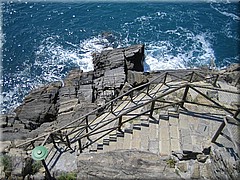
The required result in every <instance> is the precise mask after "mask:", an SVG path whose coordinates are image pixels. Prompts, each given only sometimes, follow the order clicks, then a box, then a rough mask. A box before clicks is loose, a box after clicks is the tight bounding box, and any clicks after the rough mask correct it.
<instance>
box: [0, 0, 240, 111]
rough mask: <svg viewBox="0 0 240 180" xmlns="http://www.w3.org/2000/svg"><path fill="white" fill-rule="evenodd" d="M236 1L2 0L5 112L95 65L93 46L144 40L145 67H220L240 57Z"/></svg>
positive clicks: (109, 46)
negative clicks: (34, 91) (37, 90)
mask: <svg viewBox="0 0 240 180" xmlns="http://www.w3.org/2000/svg"><path fill="white" fill-rule="evenodd" d="M239 7H240V3H239V2H237V1H227V0H226V1H223V0H222V1H217V0H215V1H206V2H198V1H194V0H193V1H190V2H185V1H181V2H178V1H175V2H170V1H166V2H160V1H142V2H139V1H136V2H134V1H133V2H129V1H125V2H120V3H117V2H114V1H110V2H106V1H105V2H104V1H99V2H98V1H95V2H91V3H90V2H89V3H87V2H86V1H71V2H70V1H63V2H59V1H58V2H53V1H51V2H49V1H36V2H33V1H4V2H2V3H1V11H0V12H1V15H0V17H1V26H2V27H1V29H0V37H1V40H2V41H1V44H0V46H1V47H2V53H1V56H2V67H1V68H2V79H1V84H2V93H1V113H9V112H11V110H12V109H13V108H14V107H16V106H17V105H19V104H20V103H21V102H22V100H23V97H24V96H25V95H26V94H27V93H28V92H29V91H31V90H32V89H34V88H36V87H38V86H41V85H43V84H46V83H48V82H51V81H59V80H62V78H64V77H65V76H66V74H67V72H68V71H69V70H71V69H73V68H80V69H82V70H83V71H91V70H93V63H92V53H95V52H101V51H102V50H104V49H112V48H119V47H126V46H129V45H133V44H144V45H145V55H146V56H145V62H144V68H145V71H157V70H162V69H186V68H197V67H200V66H206V65H207V66H209V64H210V61H211V60H214V61H215V64H216V66H217V68H223V67H226V66H228V65H229V64H232V63H236V62H238V61H239V42H240V36H239V21H240V12H239Z"/></svg>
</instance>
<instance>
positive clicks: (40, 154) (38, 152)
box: [32, 146, 48, 161]
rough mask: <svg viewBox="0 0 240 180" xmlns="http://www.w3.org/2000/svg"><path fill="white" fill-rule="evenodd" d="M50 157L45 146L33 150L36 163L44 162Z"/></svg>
mask: <svg viewBox="0 0 240 180" xmlns="http://www.w3.org/2000/svg"><path fill="white" fill-rule="evenodd" d="M47 155H48V150H47V148H46V147H44V146H37V147H35V148H34V149H33V150H32V158H33V159H34V160H36V161H41V160H44V159H45V158H46V157H47Z"/></svg>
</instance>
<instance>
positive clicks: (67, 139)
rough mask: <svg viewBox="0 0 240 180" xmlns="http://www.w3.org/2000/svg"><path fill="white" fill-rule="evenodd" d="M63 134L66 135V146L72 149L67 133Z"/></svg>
mask: <svg viewBox="0 0 240 180" xmlns="http://www.w3.org/2000/svg"><path fill="white" fill-rule="evenodd" d="M65 136H66V141H67V146H68V147H69V148H70V149H71V150H73V149H72V147H71V142H70V140H69V137H68V135H65Z"/></svg>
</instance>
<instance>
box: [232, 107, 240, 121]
mask: <svg viewBox="0 0 240 180" xmlns="http://www.w3.org/2000/svg"><path fill="white" fill-rule="evenodd" d="M239 113H240V109H238V110H237V111H236V113H235V114H234V116H233V117H234V118H235V119H237V117H238V115H239Z"/></svg>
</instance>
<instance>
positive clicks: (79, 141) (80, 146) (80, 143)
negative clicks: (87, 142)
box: [78, 139, 83, 153]
mask: <svg viewBox="0 0 240 180" xmlns="http://www.w3.org/2000/svg"><path fill="white" fill-rule="evenodd" d="M78 145H79V150H80V153H82V152H83V151H82V142H81V139H79V140H78Z"/></svg>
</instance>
